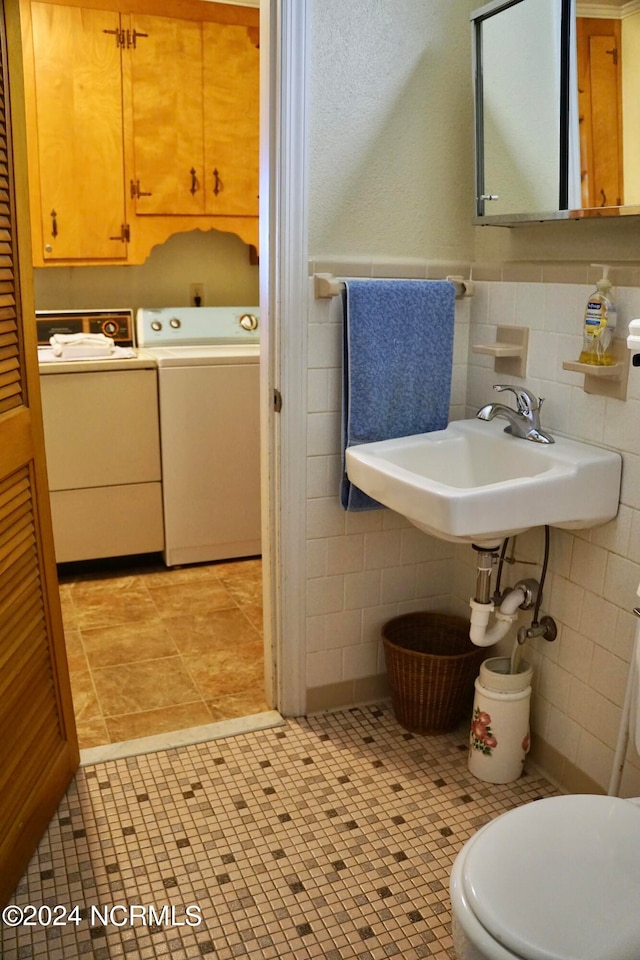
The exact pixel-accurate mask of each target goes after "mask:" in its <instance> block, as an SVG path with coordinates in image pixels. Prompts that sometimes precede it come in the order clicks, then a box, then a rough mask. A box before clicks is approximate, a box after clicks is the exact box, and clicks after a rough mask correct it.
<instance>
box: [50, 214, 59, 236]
mask: <svg viewBox="0 0 640 960" xmlns="http://www.w3.org/2000/svg"><path fill="white" fill-rule="evenodd" d="M51 236H52V237H57V236H58V214H57V213H56V212H55V210H52V211H51Z"/></svg>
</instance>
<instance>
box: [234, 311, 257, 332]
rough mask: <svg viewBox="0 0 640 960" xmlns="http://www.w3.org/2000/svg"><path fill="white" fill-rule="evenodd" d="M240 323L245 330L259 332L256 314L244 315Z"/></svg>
mask: <svg viewBox="0 0 640 960" xmlns="http://www.w3.org/2000/svg"><path fill="white" fill-rule="evenodd" d="M238 323H239V324H240V326H241V327H242V329H243V330H257V329H258V318H257V317H256V315H255V313H243V314H242V316H241V317H240V319H239V320H238Z"/></svg>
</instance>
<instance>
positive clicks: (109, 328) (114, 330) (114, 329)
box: [102, 320, 119, 337]
mask: <svg viewBox="0 0 640 960" xmlns="http://www.w3.org/2000/svg"><path fill="white" fill-rule="evenodd" d="M118 331H119V327H118V324H117V323H116V321H115V320H105V322H104V323H103V324H102V332H103V333H105V334H106V335H107V336H108V337H116V336H117V335H118Z"/></svg>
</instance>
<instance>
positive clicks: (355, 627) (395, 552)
mask: <svg viewBox="0 0 640 960" xmlns="http://www.w3.org/2000/svg"><path fill="white" fill-rule="evenodd" d="M456 266H457V267H458V269H455V267H456ZM316 269H318V272H327V270H328V269H329V270H331V271H332V272H334V273H335V274H336V275H338V276H396V277H408V278H412V277H417V278H425V277H427V276H429V275H431V276H433V275H436V276H444V275H445V274H446V273H452V274H460V273H466V272H468V265H465V266H464V267H463V268H462V269H460V268H459V265H453V268H451V269H448V270H447V269H446V265H445V266H443V267H442V269H441V270H440V272H439V273H438V272H436V273H435V274H434V273H433V265H431V271H432V272H431V274H429V273H428V270H429V265H428V264H427V263H426V261H413V260H412V261H397V262H396V261H393V262H390V263H389V262H383V261H363V262H357V263H355V264H354V263H347V262H346V261H345V262H344V263H341V262H340V261H337V262H336V261H332V263H331V264H330V265H329V267H327V265H326V264H322V265H317V266H316ZM309 299H310V305H311V306H310V322H309V339H308V343H309V348H308V349H309V354H308V378H307V386H308V394H307V404H308V405H307V413H308V417H307V428H308V439H307V467H308V473H307V477H308V484H307V496H308V500H307V538H308V539H307V685H308V687H321V686H325V685H329V684H334V683H340V682H342V681H345V680H355V679H359V678H364V677H370V676H373V675H376V674H379V673H383V672H384V655H383V651H382V644H381V641H380V631H381V628H382V626H383V625H384V623H386V621H387V620H389V619H391V617H393V616H396V615H398V614H401V613H405V612H409V611H411V610H414V609H439V610H445V611H446V610H449V609H450V608H451V606H452V603H453V600H452V596H451V594H452V582H453V577H452V572H453V568H452V564H453V559H452V558H453V547H452V546H451V545H450V544H446V543H443V542H441V541H437V540H434V539H432V538H430V537H428V536H426V535H425V534H423V533H421V532H420V531H419V530H417V529H415V528H414V527H411V526H410V525H409V524H408V523H407V522H406V521H405V520H404V518H403V517H400V516H398V515H397V514H394V513H392V512H391V511H387V510H375V511H370V512H364V513H345V512H344V511H343V510H342V508H341V506H340V503H339V499H338V490H339V483H340V473H341V451H340V433H341V428H340V411H341V399H342V398H341V385H342V303H341V300H340V299H339V298H335V299H333V300H314V299H313V289H312V281H310V297H309ZM469 323H470V304H469V301H468V300H466V301H459V302H458V303H457V305H456V332H455V338H454V370H453V378H452V396H451V416H452V417H453V418H459V417H461V416H463V415H464V409H465V402H466V370H467V359H468V358H467V352H468V341H469Z"/></svg>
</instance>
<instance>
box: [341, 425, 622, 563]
mask: <svg viewBox="0 0 640 960" xmlns="http://www.w3.org/2000/svg"><path fill="white" fill-rule="evenodd" d="M346 469H347V475H348V477H349V480H351V482H352V483H355V484H356V486H358V487H360V489H361V490H364V492H365V493H368V494H369V496H370V497H373V498H374V499H375V500H379V501H380V503H383V504H384V505H385V506H387V507H390V508H391V509H392V510H395V511H397V512H398V513H400V514H402V515H403V516H405V517H406V518H407V519H408V520H410V521H411V523H413V524H414V525H415V526H416V527H419V528H420V529H421V530H424V531H425V532H426V533H429V534H431V535H432V536H434V537H439V538H440V539H442V540H450V541H454V542H458V543H474V544H476V545H477V546H481V547H485V548H487V547H495V546H497V545H498V544H500V543H501V541H502V540H504V538H505V537H510V536H514V535H515V534H517V533H522V532H523V531H524V530H527V529H529V527H536V526H541V525H544V524H549V525H550V526H555V527H565V528H566V529H576V528H581V527H593V526H597V525H598V524H601V523H605V522H606V521H607V520H611V519H612V518H613V517H615V515H616V513H617V512H618V502H619V495H620V476H621V469H622V460H621V457H620V455H619V454H618V453H615V452H614V451H612V450H605V449H603V448H602V447H595V446H591V445H590V444H587V443H581V442H579V441H576V440H568V439H566V438H564V437H558V436H557V435H556V436H555V443H553V444H541V443H533V442H531V441H530V440H522V439H520V438H518V437H513V436H510V435H509V434H507V433H505V432H504V421H503V422H502V423H501V422H500V421H499V420H494V421H492V422H490V423H486V422H483V421H480V420H475V419H474V420H458V421H455V422H453V423H451V424H449V426H448V427H447V429H446V430H437V431H434V432H433V433H422V434H418V435H416V436H411V437H401V438H399V439H394V440H382V441H379V442H377V443H363V444H361V445H360V446H355V447H349V448H348V449H347V451H346Z"/></svg>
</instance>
